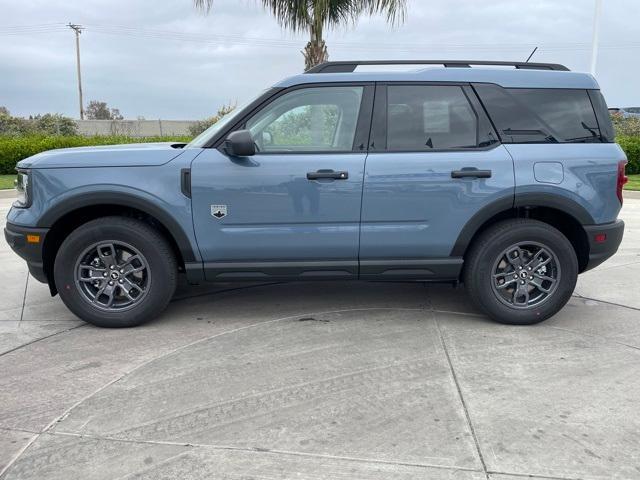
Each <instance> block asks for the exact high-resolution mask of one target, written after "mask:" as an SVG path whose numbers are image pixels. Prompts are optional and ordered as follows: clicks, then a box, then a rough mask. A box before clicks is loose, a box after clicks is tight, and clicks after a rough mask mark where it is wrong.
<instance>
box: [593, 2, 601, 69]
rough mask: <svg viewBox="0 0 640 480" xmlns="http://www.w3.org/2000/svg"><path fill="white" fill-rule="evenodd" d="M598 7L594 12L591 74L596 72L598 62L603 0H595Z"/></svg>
mask: <svg viewBox="0 0 640 480" xmlns="http://www.w3.org/2000/svg"><path fill="white" fill-rule="evenodd" d="M595 1H596V8H595V11H594V12H593V39H592V41H591V75H595V74H596V65H597V64H598V42H599V39H600V14H601V13H602V0H595Z"/></svg>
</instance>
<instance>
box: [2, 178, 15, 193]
mask: <svg viewBox="0 0 640 480" xmlns="http://www.w3.org/2000/svg"><path fill="white" fill-rule="evenodd" d="M15 179H16V176H15V175H0V190H7V189H9V188H13V181H14V180H15Z"/></svg>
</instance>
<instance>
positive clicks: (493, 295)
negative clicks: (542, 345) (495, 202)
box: [463, 219, 578, 325]
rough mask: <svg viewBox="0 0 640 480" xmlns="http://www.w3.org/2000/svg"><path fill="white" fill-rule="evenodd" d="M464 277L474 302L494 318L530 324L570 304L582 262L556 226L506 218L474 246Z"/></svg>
mask: <svg viewBox="0 0 640 480" xmlns="http://www.w3.org/2000/svg"><path fill="white" fill-rule="evenodd" d="M463 277H464V283H465V287H466V289H467V291H468V293H469V295H470V297H471V299H472V301H473V302H474V303H475V304H476V306H477V307H478V308H480V309H481V310H482V311H483V312H485V313H486V314H487V315H488V316H489V317H491V318H492V319H494V320H496V321H498V322H501V323H507V324H514V325H529V324H533V323H538V322H541V321H543V320H546V319H547V318H549V317H551V316H553V315H555V314H556V313H557V312H558V311H559V310H560V309H561V308H562V307H564V305H565V304H566V303H567V302H568V301H569V299H570V298H571V294H572V293H573V290H574V288H575V285H576V281H577V277H578V260H577V258H576V254H575V251H574V249H573V246H572V245H571V243H570V242H569V240H568V239H567V238H566V237H565V236H564V235H563V234H562V233H561V232H560V231H558V230H557V229H556V228H554V227H552V226H551V225H549V224H546V223H543V222H540V221H537V220H530V219H513V220H506V221H503V222H500V223H497V224H495V225H493V226H491V227H490V228H488V229H487V230H486V231H484V232H483V233H482V234H481V235H480V237H479V238H478V239H477V240H476V241H475V242H474V244H473V245H472V247H471V250H470V251H469V254H468V255H467V256H466V259H465V268H464V274H463Z"/></svg>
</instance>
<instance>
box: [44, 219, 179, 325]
mask: <svg viewBox="0 0 640 480" xmlns="http://www.w3.org/2000/svg"><path fill="white" fill-rule="evenodd" d="M176 276H177V265H176V260H175V257H174V255H173V252H172V249H171V246H170V245H169V243H168V242H167V240H166V239H165V238H164V237H163V236H162V235H161V234H160V233H159V232H158V231H157V230H155V229H154V228H152V227H151V226H149V225H148V224H146V223H144V222H141V221H139V220H135V219H131V218H124V217H104V218H100V219H97V220H93V221H90V222H88V223H86V224H84V225H82V226H81V227H79V228H77V229H76V230H74V231H73V232H72V233H71V234H70V235H69V236H68V237H67V238H66V239H65V241H64V242H63V243H62V245H61V246H60V250H59V251H58V254H57V256H56V260H55V264H54V277H55V282H56V287H57V288H58V291H59V293H60V297H61V298H62V301H63V302H64V303H65V305H66V306H67V307H68V308H69V310H71V311H72V312H73V313H74V314H75V315H77V316H78V317H80V318H81V319H82V320H84V321H86V322H89V323H92V324H94V325H97V326H100V327H133V326H136V325H140V324H142V323H144V322H146V321H148V320H151V319H153V318H154V317H156V316H157V315H158V314H160V312H162V311H163V310H164V308H165V307H166V306H167V304H168V302H169V300H170V299H171V297H172V296H173V293H174V291H175V288H176Z"/></svg>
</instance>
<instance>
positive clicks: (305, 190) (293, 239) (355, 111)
mask: <svg viewBox="0 0 640 480" xmlns="http://www.w3.org/2000/svg"><path fill="white" fill-rule="evenodd" d="M372 89H373V87H372V86H367V85H351V84H349V85H334V86H304V87H302V88H300V87H297V88H294V89H292V90H289V91H285V92H280V93H279V94H277V95H276V96H275V98H273V99H272V100H271V101H270V102H268V104H267V105H266V106H264V107H262V108H261V109H260V110H259V111H258V112H257V113H255V114H253V115H252V116H251V117H250V118H247V119H245V120H242V121H241V124H240V125H238V127H237V128H236V129H247V130H249V131H250V132H251V134H252V136H253V138H254V141H255V144H256V148H257V153H256V155H254V156H251V157H232V156H229V155H227V154H226V153H225V152H224V151H223V149H222V148H221V149H214V148H210V149H204V151H203V152H202V153H201V154H200V155H199V156H198V157H197V158H196V160H195V161H194V162H193V165H192V170H191V177H192V203H193V219H194V226H195V231H196V236H197V240H198V245H199V248H200V252H201V254H202V257H203V260H204V262H205V265H204V268H205V277H206V279H207V280H238V279H243V280H246V279H258V280H259V279H269V278H316V277H321V278H327V277H336V278H342V277H345V278H348V277H352V276H356V275H357V273H358V262H357V261H358V240H359V222H360V208H361V200H362V183H363V175H364V163H365V159H366V138H367V136H368V132H369V118H370V112H371V110H370V109H371V106H372V97H373V94H372ZM366 110H368V112H369V114H367V112H366Z"/></svg>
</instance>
